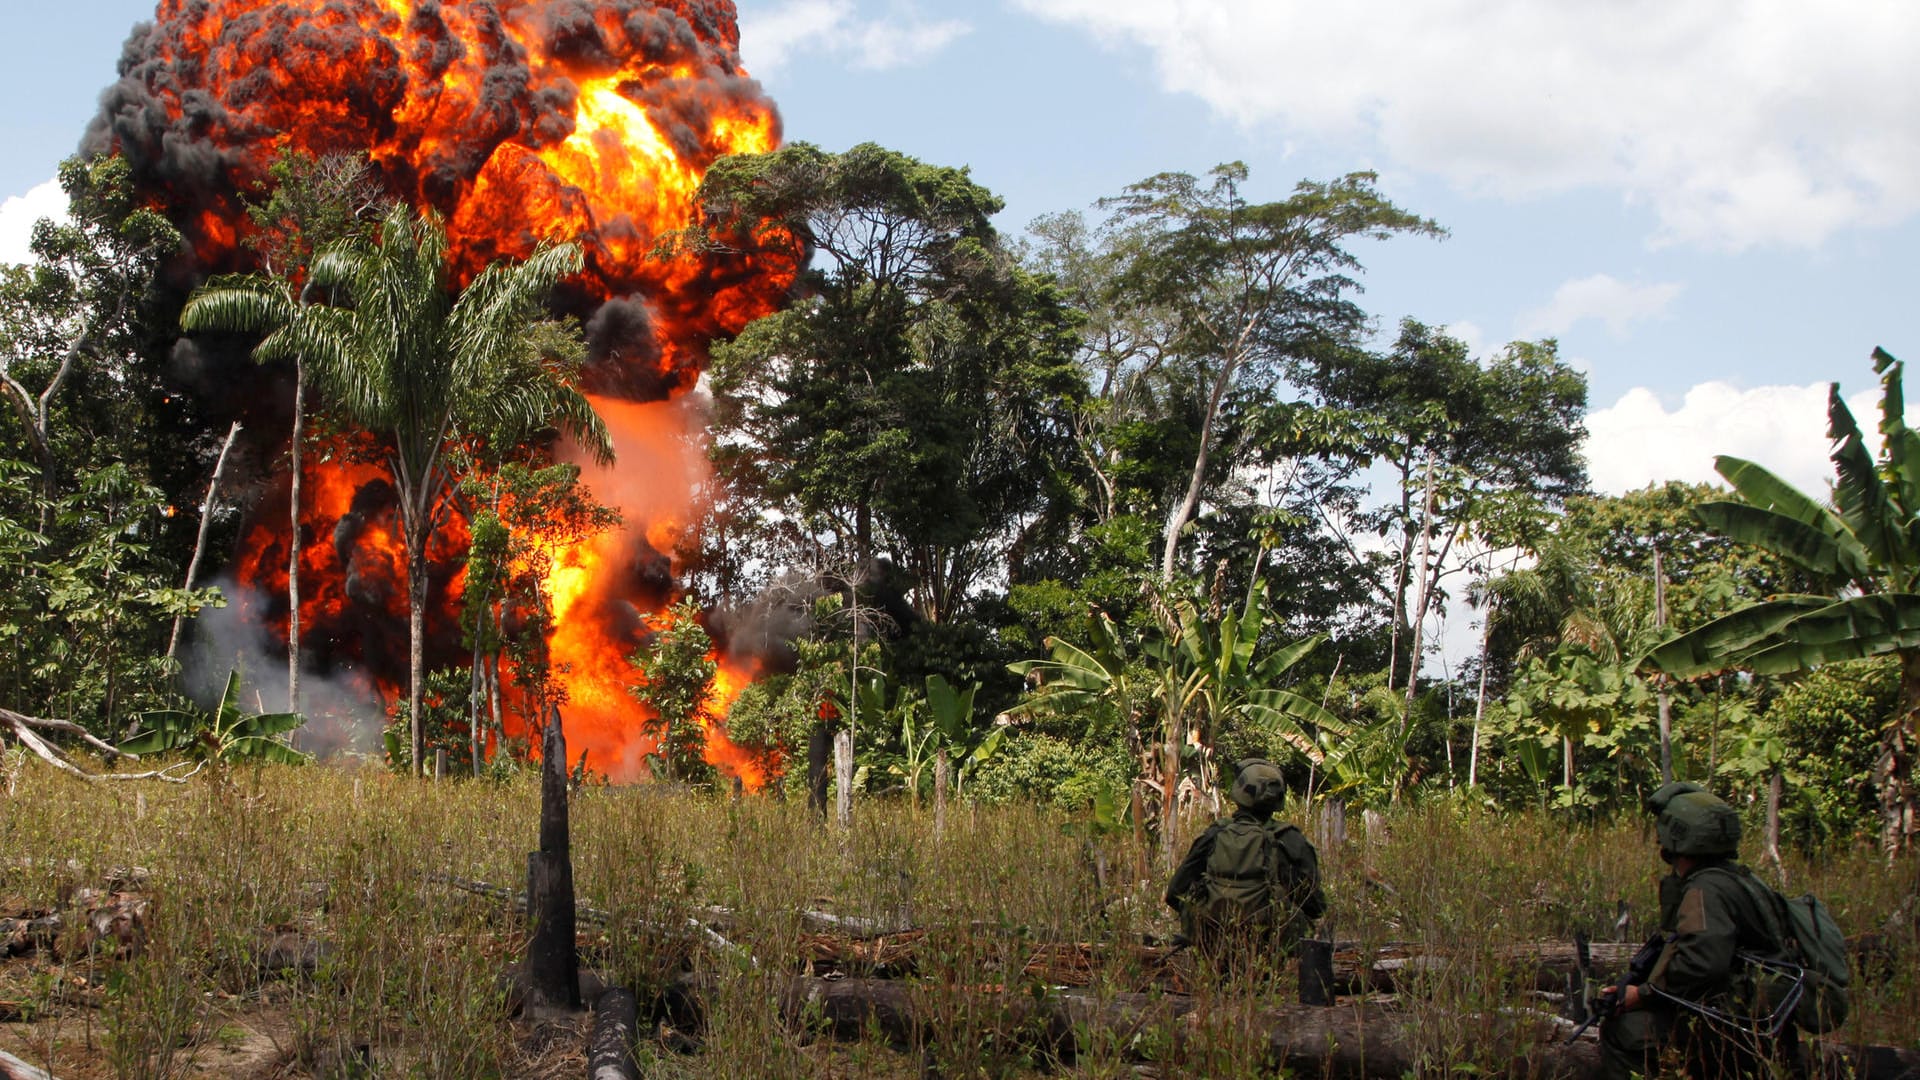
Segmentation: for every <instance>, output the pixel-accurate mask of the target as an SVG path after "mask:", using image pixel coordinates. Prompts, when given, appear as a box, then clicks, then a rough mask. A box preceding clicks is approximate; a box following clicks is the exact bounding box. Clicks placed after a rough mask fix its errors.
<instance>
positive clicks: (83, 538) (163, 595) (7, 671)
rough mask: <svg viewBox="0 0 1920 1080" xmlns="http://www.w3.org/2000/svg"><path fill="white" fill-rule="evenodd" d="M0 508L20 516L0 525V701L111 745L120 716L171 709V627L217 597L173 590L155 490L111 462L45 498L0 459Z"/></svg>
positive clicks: (25, 473)
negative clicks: (32, 706)
mask: <svg viewBox="0 0 1920 1080" xmlns="http://www.w3.org/2000/svg"><path fill="white" fill-rule="evenodd" d="M0 504H5V505H7V506H10V507H21V508H25V511H26V512H25V513H23V514H21V516H19V517H17V518H16V517H12V516H11V515H9V516H7V517H4V518H0V561H3V562H4V563H5V565H7V566H9V567H13V568H16V569H15V572H13V573H9V574H6V575H4V578H0V700H4V701H14V702H23V703H24V702H35V703H38V702H46V703H48V704H49V705H50V706H51V709H52V711H54V712H57V713H58V714H60V715H62V716H63V717H64V718H67V719H71V720H73V721H74V722H76V723H79V724H82V725H83V726H86V727H89V728H90V729H92V730H93V731H94V732H95V733H96V734H101V735H105V736H108V737H112V736H113V735H115V734H117V733H118V730H119V728H120V726H121V725H122V724H123V723H124V720H123V719H122V717H124V715H125V714H126V713H129V712H133V711H138V710H140V709H151V708H156V707H159V706H161V705H165V704H170V703H172V702H173V701H174V700H175V692H174V690H173V686H172V683H173V678H174V675H175V674H176V672H177V669H176V668H175V666H174V665H173V664H172V663H171V662H170V661H169V660H168V659H167V657H166V655H165V653H166V639H167V629H168V627H169V626H170V624H171V623H172V621H173V619H175V618H176V617H181V616H188V615H192V614H194V613H196V612H198V611H200V610H201V609H202V608H205V607H209V606H219V605H220V604H222V603H223V602H224V601H223V600H222V599H221V596H220V593H219V592H218V591H217V590H215V589H199V590H193V591H188V590H185V589H181V588H179V587H178V586H176V585H174V584H171V583H170V579H172V578H173V577H174V576H175V575H176V574H177V573H178V571H176V570H175V569H174V568H172V567H170V566H168V565H166V563H165V562H164V561H162V560H160V559H158V558H156V557H155V554H154V551H153V541H154V538H155V536H156V534H157V533H158V532H159V530H160V526H161V522H162V520H163V513H164V509H165V506H164V497H163V496H162V495H161V493H160V492H159V491H157V490H155V489H154V488H153V487H151V486H150V485H147V484H143V483H140V482H139V481H138V480H137V479H136V478H135V475H134V473H133V470H132V469H131V468H129V467H128V466H126V465H121V464H111V465H107V466H103V467H101V468H100V469H98V470H96V471H92V472H89V473H86V474H84V475H82V476H80V477H78V478H77V486H76V487H75V489H74V490H73V491H71V492H70V493H64V494H62V495H60V496H59V497H57V498H55V499H53V500H52V501H50V502H49V501H46V500H45V499H44V497H43V496H42V494H41V490H40V485H39V483H38V476H37V475H36V470H35V469H34V468H33V467H32V466H31V465H28V464H26V463H24V462H18V461H10V460H7V459H5V458H0ZM42 511H44V513H42ZM36 517H43V518H44V520H45V522H46V525H45V527H44V528H43V529H35V528H32V527H31V526H30V525H28V524H27V522H29V521H32V520H33V519H34V518H36Z"/></svg>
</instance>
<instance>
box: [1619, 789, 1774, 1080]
mask: <svg viewBox="0 0 1920 1080" xmlns="http://www.w3.org/2000/svg"><path fill="white" fill-rule="evenodd" d="M1647 809H1648V811H1649V812H1651V813H1652V814H1654V815H1655V820H1654V833H1655V835H1656V836H1657V837H1658V838H1659V842H1660V858H1661V859H1662V860H1664V861H1665V862H1666V863H1667V864H1668V865H1669V866H1671V867H1672V868H1673V869H1672V872H1671V873H1669V874H1668V875H1667V876H1666V877H1665V878H1663V879H1661V882H1660V928H1661V931H1662V932H1663V934H1664V935H1665V944H1664V945H1663V946H1662V947H1661V950H1660V953H1659V955H1658V957H1657V958H1656V959H1655V961H1654V964H1653V968H1652V971H1651V972H1650V973H1649V974H1648V976H1647V978H1646V980H1645V982H1644V983H1640V984H1636V985H1631V986H1628V987H1627V988H1626V990H1625V992H1624V994H1623V995H1622V996H1621V998H1620V1000H1618V1001H1616V1002H1611V1005H1612V1007H1613V1010H1614V1011H1613V1013H1612V1015H1611V1016H1609V1017H1608V1018H1607V1019H1606V1021H1605V1022H1604V1023H1602V1024H1601V1026H1600V1043H1601V1049H1602V1055H1603V1063H1602V1075H1603V1076H1607V1077H1627V1076H1632V1075H1636V1074H1643V1075H1648V1076H1655V1075H1659V1073H1660V1056H1661V1054H1662V1052H1663V1050H1665V1049H1666V1048H1669V1047H1671V1048H1673V1049H1674V1050H1676V1051H1678V1053H1679V1055H1680V1057H1681V1058H1682V1060H1684V1061H1685V1063H1686V1068H1687V1071H1688V1072H1689V1073H1690V1074H1692V1075H1694V1076H1705V1077H1720V1076H1740V1075H1760V1074H1761V1073H1762V1071H1763V1070H1764V1067H1765V1062H1766V1061H1767V1060H1769V1059H1774V1060H1784V1061H1787V1062H1789V1063H1791V1062H1792V1061H1793V1059H1794V1057H1795V1055H1796V1053H1797V1042H1796V1040H1795V1036H1794V1032H1793V1028H1792V1025H1787V1027H1786V1029H1785V1031H1784V1032H1782V1033H1780V1034H1779V1035H1777V1036H1768V1035H1766V1034H1764V1033H1763V1032H1761V1031H1760V1030H1758V1029H1759V1026H1760V1025H1758V1024H1757V1023H1756V1022H1755V1021H1754V1020H1753V1019H1751V1018H1752V1015H1753V1013H1754V1012H1756V1011H1757V1010H1756V1000H1757V997H1758V990H1757V987H1756V985H1755V979H1756V976H1757V974H1758V973H1756V971H1755V970H1754V969H1753V967H1752V965H1751V964H1750V963H1749V962H1748V961H1747V960H1745V959H1743V957H1747V956H1763V957H1776V956H1779V955H1781V953H1782V948H1783V942H1784V941H1785V930H1784V928H1783V927H1782V926H1781V924H1780V918H1779V914H1778V913H1777V912H1776V911H1775V910H1774V908H1773V907H1772V906H1771V904H1770V903H1769V902H1768V897H1769V895H1770V894H1769V892H1768V890H1767V888H1766V887H1765V886H1764V885H1762V884H1761V883H1760V882H1759V881H1758V880H1757V879H1755V878H1754V877H1753V875H1752V873H1751V872H1750V871H1749V870H1748V869H1747V868H1746V867H1744V866H1742V865H1740V864H1739V863H1738V862H1736V861H1735V859H1736V857H1737V856H1738V854H1739V848H1740V815H1739V813H1738V812H1737V811H1735V810H1734V808H1733V807H1731V806H1729V805H1727V804H1726V803H1725V802H1724V801H1722V800H1721V799H1720V798H1718V797H1717V796H1715V795H1713V794H1711V793H1710V792H1708V791H1707V790H1706V789H1705V788H1703V787H1701V786H1700V785H1698V784H1691V783H1684V782H1682V783H1671V784H1667V785H1665V786H1663V787H1661V788H1660V789H1659V790H1658V791H1655V792H1654V793H1653V794H1652V795H1651V796H1649V797H1648V799H1647Z"/></svg>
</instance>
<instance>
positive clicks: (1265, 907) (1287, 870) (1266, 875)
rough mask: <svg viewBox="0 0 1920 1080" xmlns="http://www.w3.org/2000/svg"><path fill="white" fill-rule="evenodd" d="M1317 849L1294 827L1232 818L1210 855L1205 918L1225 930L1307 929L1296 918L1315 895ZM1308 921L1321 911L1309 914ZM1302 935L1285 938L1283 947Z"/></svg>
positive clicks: (1215, 837) (1224, 827) (1216, 835)
mask: <svg viewBox="0 0 1920 1080" xmlns="http://www.w3.org/2000/svg"><path fill="white" fill-rule="evenodd" d="M1314 876H1315V867H1314V866H1313V848H1312V847H1311V846H1310V845H1309V844H1308V843H1307V840H1306V837H1304V836H1302V835H1301V834H1300V830H1299V829H1298V828H1295V827H1294V826H1292V825H1282V826H1279V827H1277V828H1276V827H1273V826H1270V825H1268V824H1266V823H1264V822H1258V821H1250V820H1248V819H1246V818H1244V817H1239V816H1236V817H1233V818H1229V819H1228V820H1227V821H1225V822H1222V823H1221V825H1220V831H1219V832H1218V833H1217V834H1215V836H1214V839H1213V851H1212V853H1211V854H1209V855H1208V856H1207V873H1206V895H1205V898H1204V899H1203V900H1202V901H1201V915H1202V917H1203V918H1204V919H1205V920H1206V921H1207V922H1208V923H1210V924H1212V925H1213V926H1216V927H1219V928H1221V929H1228V930H1231V929H1237V928H1246V929H1259V930H1267V929H1272V928H1274V927H1276V926H1282V927H1284V928H1285V929H1287V930H1293V929H1295V928H1296V924H1298V926H1297V929H1298V930H1301V931H1303V930H1304V929H1305V926H1304V922H1303V921H1302V920H1296V919H1294V917H1293V916H1294V905H1295V904H1297V903H1306V904H1307V906H1309V907H1318V906H1319V905H1318V904H1315V903H1310V902H1308V901H1307V896H1308V895H1309V894H1311V893H1312V891H1313V889H1312V886H1313V877H1314ZM1305 914H1306V916H1307V918H1308V919H1312V918H1315V917H1317V916H1318V915H1319V914H1320V912H1319V911H1317V910H1309V911H1307V912H1306V913H1305ZM1298 936H1299V934H1298V933H1297V932H1294V933H1285V932H1283V934H1282V937H1283V939H1285V941H1283V944H1284V943H1286V942H1287V941H1291V940H1292V939H1293V938H1297V937H1298Z"/></svg>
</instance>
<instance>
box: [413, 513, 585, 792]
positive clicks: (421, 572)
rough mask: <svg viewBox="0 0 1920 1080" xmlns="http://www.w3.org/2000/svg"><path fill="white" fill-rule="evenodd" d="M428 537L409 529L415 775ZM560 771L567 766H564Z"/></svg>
mask: <svg viewBox="0 0 1920 1080" xmlns="http://www.w3.org/2000/svg"><path fill="white" fill-rule="evenodd" d="M426 659H427V538H426V536H425V530H424V529H416V528H414V527H412V526H411V524H410V525H409V527H408V528H407V718H408V720H409V721H410V722H411V725H412V736H413V774H414V775H415V776H425V775H426V768H427V763H426V754H427V739H426V730H427V729H426V726H425V725H424V724H423V723H422V722H421V716H420V708H421V702H422V699H423V698H424V697H425V691H426V676H427V671H426V667H427V665H426ZM561 771H562V772H563V773H564V772H565V771H566V766H565V764H564V763H563V764H562V765H561Z"/></svg>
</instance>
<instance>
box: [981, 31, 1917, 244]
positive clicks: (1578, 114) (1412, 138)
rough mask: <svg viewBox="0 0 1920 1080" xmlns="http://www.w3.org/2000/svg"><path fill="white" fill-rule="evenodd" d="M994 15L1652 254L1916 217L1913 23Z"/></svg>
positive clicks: (1228, 107)
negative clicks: (1134, 57)
mask: <svg viewBox="0 0 1920 1080" xmlns="http://www.w3.org/2000/svg"><path fill="white" fill-rule="evenodd" d="M1014 2H1015V4H1016V5H1018V6H1019V7H1021V8H1022V9H1024V10H1026V11H1028V12H1030V13H1032V14H1034V15H1036V16H1038V17H1041V18H1044V19H1049V20H1052V21H1055V22H1059V23H1065V24H1070V25H1076V26H1080V27H1083V28H1085V29H1087V30H1089V31H1091V32H1093V33H1094V34H1096V35H1097V36H1099V37H1100V38H1101V39H1102V40H1104V41H1107V42H1109V43H1123V42H1126V43H1133V44H1137V45H1140V46H1144V47H1145V48H1147V49H1148V50H1150V51H1151V53H1152V54H1153V56H1154V57H1155V60H1156V61H1157V66H1158V70H1159V75H1160V80H1161V82H1162V84H1163V85H1164V86H1165V87H1166V88H1167V89H1169V90H1172V91H1175V92H1181V93H1188V94H1193V95H1195V96H1198V97H1199V98H1201V99H1202V100H1204V101H1205V102H1207V103H1208V104H1209V105H1211V106H1212V107H1213V108H1214V109H1215V110H1216V111H1218V112H1220V113H1222V114H1223V115H1226V116H1228V117H1231V118H1233V119H1235V120H1238V121H1240V122H1242V123H1246V124H1256V123H1265V122H1269V121H1271V122H1274V123H1276V125H1277V126H1278V127H1280V129H1281V131H1282V133H1283V134H1284V137H1286V138H1288V139H1294V140H1298V139H1300V138H1302V137H1304V136H1313V137H1316V138H1319V139H1322V140H1326V139H1335V140H1343V141H1346V142H1349V143H1353V144H1356V146H1355V150H1356V152H1358V153H1361V154H1366V153H1370V152H1375V151H1377V152H1379V153H1380V154H1381V155H1382V156H1384V157H1385V158H1386V159H1387V161H1388V162H1390V163H1392V164H1394V165H1398V166H1403V167H1407V168H1411V169H1415V170H1419V171H1421V172H1425V173H1428V174H1433V175H1438V176H1440V177H1443V178H1445V179H1446V180H1448V181H1450V182H1451V183H1453V184H1455V185H1456V186H1458V187H1460V188H1462V189H1465V190H1469V191H1476V192H1485V193H1491V194H1497V195H1503V196H1517V195H1529V194H1538V193H1549V192H1560V191H1566V190H1570V189H1575V188H1581V187H1592V186H1601V187H1606V188H1610V189H1614V190H1617V191H1619V192H1621V193H1622V195H1623V196H1624V197H1625V198H1626V199H1628V200H1630V201H1634V202H1642V203H1645V204H1648V205H1649V206H1651V208H1652V209H1653V211H1654V213H1655V214H1656V216H1657V217H1658V219H1659V222H1660V233H1659V235H1658V236H1657V237H1656V238H1655V239H1656V240H1659V241H1663V242H1672V241H1678V242H1685V243H1691V244H1700V245H1704V246H1708V247H1714V248H1723V249H1730V250H1737V249H1740V248H1744V247H1747V246H1749V245H1753V244H1787V245H1801V246H1810V245H1815V244H1818V243H1820V242H1821V241H1823V240H1824V239H1825V238H1826V237H1828V236H1829V235H1831V234H1832V233H1833V232H1834V231H1835V230H1838V229H1841V228H1846V227H1850V226H1859V225H1880V224H1887V223H1891V222H1894V221H1898V220H1901V219H1904V218H1905V217H1907V216H1908V215H1910V214H1912V213H1913V212H1915V211H1916V210H1920V129H1916V128H1915V127H1914V125H1913V124H1912V123H1911V122H1910V118H1911V117H1912V116H1913V114H1914V113H1915V112H1916V111H1917V110H1920V79H1915V78H1914V77H1913V75H1912V59H1911V58H1912V53H1913V51H1914V45H1915V43H1916V42H1917V41H1920V5H1916V4H1905V3H1894V2H1888V0H1833V2H1832V3H1826V4H1807V3H1804V2H1801V0H1694V2H1690V3H1672V2H1671V0H1619V2H1612V3H1593V2H1591V0H1428V2H1420V3H1405V2H1399V3H1394V2H1389V0H1348V2H1345V3H1334V4H1329V3H1321V2H1314V0H1014Z"/></svg>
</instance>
